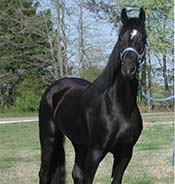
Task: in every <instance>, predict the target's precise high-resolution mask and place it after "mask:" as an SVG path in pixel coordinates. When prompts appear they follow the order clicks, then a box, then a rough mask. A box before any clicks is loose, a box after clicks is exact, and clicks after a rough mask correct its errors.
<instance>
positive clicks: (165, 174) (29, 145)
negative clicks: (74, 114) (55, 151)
mask: <svg viewBox="0 0 175 184" xmlns="http://www.w3.org/2000/svg"><path fill="white" fill-rule="evenodd" d="M143 120H144V130H143V132H142V135H141V137H140V139H139V141H138V143H137V144H136V147H135V149H134V155H133V158H132V160H131V162H130V164H129V166H128V168H127V170H126V172H125V175H124V180H123V183H124V184H172V183H173V175H174V174H173V166H172V153H173V123H174V116H173V113H166V114H165V113H164V114H159V113H157V114H143ZM65 149H66V163H67V165H66V167H67V183H68V184H71V183H73V182H72V178H71V170H72V165H73V159H74V152H73V149H72V146H71V145H70V143H69V141H68V140H67V141H66V145H65ZM39 165H40V146H39V141H38V124H37V123H18V124H10V125H0V183H2V184H35V183H38V170H39ZM111 168H112V155H111V154H108V155H107V157H106V158H105V159H104V160H103V162H102V163H101V164H100V167H99V169H98V171H97V174H96V177H95V181H94V183H95V184H109V183H110V175H111Z"/></svg>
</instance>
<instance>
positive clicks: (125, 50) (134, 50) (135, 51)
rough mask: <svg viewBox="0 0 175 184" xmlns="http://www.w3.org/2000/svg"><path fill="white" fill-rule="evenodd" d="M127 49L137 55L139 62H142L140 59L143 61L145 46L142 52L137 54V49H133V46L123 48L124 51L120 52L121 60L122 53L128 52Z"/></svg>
mask: <svg viewBox="0 0 175 184" xmlns="http://www.w3.org/2000/svg"><path fill="white" fill-rule="evenodd" d="M128 51H131V52H134V53H135V54H136V55H137V57H138V59H139V60H141V62H142V61H143V57H144V56H145V54H146V47H144V49H143V52H142V53H141V54H139V53H138V51H137V50H136V49H134V48H132V47H127V48H126V49H124V51H123V52H122V53H120V59H121V60H123V56H124V54H125V53H126V52H128Z"/></svg>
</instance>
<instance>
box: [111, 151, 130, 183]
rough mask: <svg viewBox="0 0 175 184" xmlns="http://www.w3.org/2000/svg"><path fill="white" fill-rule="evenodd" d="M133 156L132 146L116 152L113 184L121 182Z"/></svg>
mask: <svg viewBox="0 0 175 184" xmlns="http://www.w3.org/2000/svg"><path fill="white" fill-rule="evenodd" d="M131 157H132V148H131V149H127V150H123V151H121V152H120V153H114V164H113V169H112V178H111V184H121V183H122V177H123V174H124V171H125V169H126V167H127V166H128V163H129V161H130V160H131Z"/></svg>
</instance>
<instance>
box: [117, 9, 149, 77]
mask: <svg viewBox="0 0 175 184" xmlns="http://www.w3.org/2000/svg"><path fill="white" fill-rule="evenodd" d="M121 21H122V23H123V25H122V27H121V30H120V34H119V39H118V43H119V49H120V60H121V72H122V74H123V75H124V76H126V77H129V78H131V79H132V78H133V77H134V76H136V73H137V71H138V70H139V65H140V63H142V62H143V58H144V56H145V53H146V31H145V11H144V10H143V9H142V8H140V14H139V17H138V18H136V17H133V18H128V16H127V12H126V9H123V10H122V12H121Z"/></svg>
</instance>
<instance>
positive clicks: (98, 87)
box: [84, 44, 120, 103]
mask: <svg viewBox="0 0 175 184" xmlns="http://www.w3.org/2000/svg"><path fill="white" fill-rule="evenodd" d="M119 68H120V61H119V51H118V44H116V45H115V47H114V49H113V51H112V54H111V56H110V58H109V61H108V64H107V66H106V67H105V69H104V70H103V72H102V74H101V75H100V76H99V77H98V78H97V79H96V80H95V81H94V82H93V83H92V85H90V86H89V88H87V89H86V91H85V93H84V97H85V98H84V99H85V101H86V102H87V103H91V102H92V103H93V101H94V99H96V98H98V97H99V96H100V95H101V94H103V93H104V92H105V91H106V90H107V89H109V88H110V87H111V85H112V83H113V81H114V79H115V74H116V72H117V70H118V69H119Z"/></svg>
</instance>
